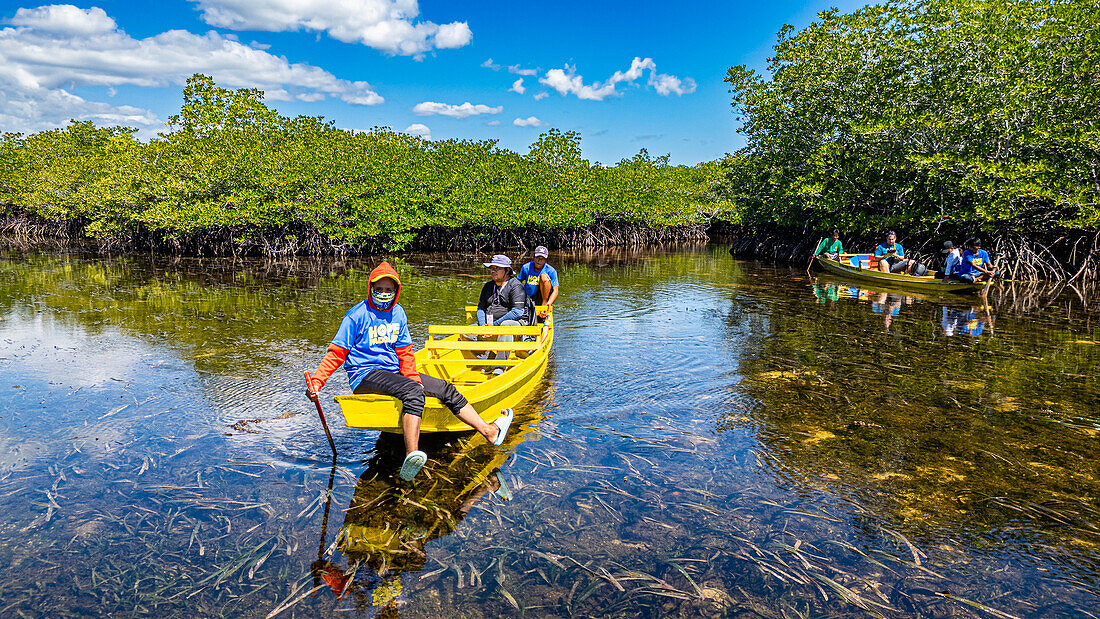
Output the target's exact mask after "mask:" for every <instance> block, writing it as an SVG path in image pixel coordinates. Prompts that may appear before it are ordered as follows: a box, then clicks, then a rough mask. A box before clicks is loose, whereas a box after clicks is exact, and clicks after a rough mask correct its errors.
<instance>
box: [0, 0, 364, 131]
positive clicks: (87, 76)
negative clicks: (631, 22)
mask: <svg viewBox="0 0 1100 619" xmlns="http://www.w3.org/2000/svg"><path fill="white" fill-rule="evenodd" d="M8 23H9V24H10V26H11V27H8V28H0V124H2V126H3V127H4V128H5V129H7V130H15V131H38V130H41V129H45V128H51V127H56V126H59V125H62V124H64V123H65V122H66V121H68V120H69V119H70V118H76V119H79V120H93V121H98V122H101V123H120V124H128V125H139V126H152V125H157V124H161V122H160V121H159V120H157V119H156V116H155V114H153V113H152V112H150V111H148V110H142V109H140V108H135V107H132V106H126V105H120V106H112V105H109V104H106V103H97V102H94V101H87V100H85V99H84V98H82V97H80V96H77V95H75V94H73V93H72V92H70V91H71V89H72V88H73V87H74V86H77V87H79V86H103V87H108V88H113V87H115V86H122V85H131V86H141V87H167V86H173V85H174V86H181V85H183V84H184V83H185V82H186V81H187V78H188V77H189V76H191V75H192V74H194V73H204V74H207V75H210V76H212V77H213V78H214V79H215V80H216V81H217V82H218V83H219V84H221V85H224V86H227V87H231V88H243V87H249V88H260V89H262V90H264V91H265V93H266V94H267V96H268V97H269V98H271V99H276V100H291V99H294V98H297V99H299V100H303V101H319V100H321V99H324V98H328V97H333V98H337V99H340V100H342V101H345V102H347V103H351V104H355V105H378V104H380V103H382V102H383V101H384V99H383V98H382V97H381V96H380V95H379V94H378V93H376V92H375V91H374V89H373V88H372V87H371V85H370V84H368V83H367V82H362V81H349V80H343V79H339V78H337V77H336V76H334V75H333V74H331V73H329V72H327V71H325V70H324V69H321V68H319V67H315V66H312V65H308V64H304V63H290V62H288V61H287V60H286V59H285V58H282V57H279V56H274V55H272V54H269V53H268V52H266V51H264V50H262V49H257V48H255V47H252V46H249V45H245V44H242V43H240V42H238V41H237V40H236V38H235V37H228V36H223V35H220V34H218V33H216V32H213V31H211V32H208V33H206V34H205V35H197V34H192V33H190V32H187V31H184V30H169V31H167V32H163V33H161V34H157V35H154V36H151V37H148V38H144V39H135V38H133V37H131V36H129V35H128V34H126V33H125V32H123V31H122V30H120V29H119V28H118V25H117V24H116V23H115V21H114V20H113V19H111V17H110V16H108V15H107V14H106V13H105V12H104V11H103V10H102V9H99V8H91V9H78V8H76V7H73V6H68V5H55V6H43V7H39V8H35V9H19V10H18V11H16V13H15V16H14V17H12V18H11V19H9V20H8Z"/></svg>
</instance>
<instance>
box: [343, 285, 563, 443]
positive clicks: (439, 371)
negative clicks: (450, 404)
mask: <svg viewBox="0 0 1100 619" xmlns="http://www.w3.org/2000/svg"><path fill="white" fill-rule="evenodd" d="M535 310H536V311H537V312H541V311H544V310H545V311H546V312H548V315H547V317H546V320H545V322H543V323H542V324H539V325H534V326H530V327H498V326H484V327H482V326H470V324H462V325H431V326H429V327H428V341H427V342H425V343H424V348H423V349H422V350H418V351H417V352H416V369H417V371H418V372H420V373H421V374H427V375H429V376H435V377H436V378H441V379H443V380H445V381H448V382H450V383H452V384H454V386H455V387H456V388H457V389H458V391H459V392H460V393H461V394H462V395H464V396H465V397H466V399H467V400H469V402H470V404H473V406H474V408H475V409H477V412H478V413H479V414H480V415H481V418H482V419H484V420H485V421H487V422H490V423H491V422H493V421H495V420H496V418H497V417H499V416H500V411H501V410H503V409H505V408H514V407H515V406H516V405H517V404H519V403H520V402H521V401H522V400H523V399H524V398H526V397H527V396H528V394H530V393H531V392H532V391H533V390H534V389H535V388H536V387H537V386H538V385H539V383H540V381H541V380H542V376H543V374H544V373H545V372H546V364H547V363H548V362H549V361H550V347H551V346H552V345H553V343H554V314H553V309H552V308H551V307H550V306H543V305H540V306H537V307H536V308H535ZM476 314H477V306H474V305H467V306H466V322H467V323H473V322H475V319H474V317H475V316H476ZM464 335H513V336H515V340H516V341H513V342H497V341H479V340H471V339H466V338H465V337H463V336H464ZM524 340H530V341H524ZM505 350H506V351H509V352H511V353H512V354H511V355H510V358H508V359H506V360H502V359H493V358H491V357H493V354H492V353H496V352H498V351H505ZM484 351H489V352H490V355H489V356H490V358H489V359H479V358H477V355H478V353H479V352H484ZM496 367H501V368H504V373H503V374H500V375H499V376H494V375H492V374H486V373H485V370H488V369H491V368H496ZM336 403H337V404H339V405H340V412H342V413H343V414H344V423H346V424H347V425H348V427H350V428H365V429H368V430H381V431H382V432H393V433H398V434H400V433H401V402H400V401H399V400H397V399H395V398H391V397H388V396H381V395H338V396H336ZM467 430H470V426H468V425H466V424H465V423H463V422H462V421H461V420H460V419H459V418H458V417H455V416H454V414H453V413H451V411H450V409H448V408H447V407H446V406H444V405H443V403H442V402H440V401H439V399H438V398H433V397H428V398H426V401H425V403H424V417H423V420H422V421H421V424H420V431H421V432H461V431H467Z"/></svg>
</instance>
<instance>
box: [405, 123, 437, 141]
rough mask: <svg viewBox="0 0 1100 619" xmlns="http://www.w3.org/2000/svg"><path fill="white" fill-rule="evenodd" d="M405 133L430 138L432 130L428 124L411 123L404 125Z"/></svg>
mask: <svg viewBox="0 0 1100 619" xmlns="http://www.w3.org/2000/svg"><path fill="white" fill-rule="evenodd" d="M405 133H407V134H409V135H415V136H416V137H418V138H424V139H425V140H430V139H432V130H431V129H429V128H428V125H422V124H420V123H413V124H411V125H409V126H408V127H405Z"/></svg>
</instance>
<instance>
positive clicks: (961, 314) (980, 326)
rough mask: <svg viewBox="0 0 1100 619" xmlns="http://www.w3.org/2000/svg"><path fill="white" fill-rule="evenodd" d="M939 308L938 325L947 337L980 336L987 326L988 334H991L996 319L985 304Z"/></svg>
mask: <svg viewBox="0 0 1100 619" xmlns="http://www.w3.org/2000/svg"><path fill="white" fill-rule="evenodd" d="M940 309H941V312H942V315H941V318H940V327H942V328H943V334H944V335H945V336H947V337H952V336H954V335H956V334H958V335H969V336H970V337H972V338H976V337H980V336H981V335H982V333H985V330H986V328H987V327H988V328H989V334H990V335H992V334H993V324H994V321H995V320H996V316H994V315H993V314H992V313H991V312H990V310H991V308H990V306H989V305H986V304H982V305H975V306H971V307H970V308H969V309H963V308H957V307H947V306H944V307H942V308H940Z"/></svg>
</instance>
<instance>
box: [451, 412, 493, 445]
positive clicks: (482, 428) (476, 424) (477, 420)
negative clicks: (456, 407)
mask: <svg viewBox="0 0 1100 619" xmlns="http://www.w3.org/2000/svg"><path fill="white" fill-rule="evenodd" d="M455 416H456V417H458V418H459V419H461V420H462V421H464V422H465V423H466V425H468V426H470V427H472V428H473V429H475V430H477V431H478V433H479V434H481V435H482V436H484V437H485V438H487V439H489V442H490V443H492V442H493V441H495V440H496V438H497V434H498V433H500V428H498V427H496V425H495V424H491V423H485V420H484V419H482V418H481V415H478V414H477V409H475V408H474V405H473V404H466V406H463V407H462V410H460V411H458V412H457V413H455Z"/></svg>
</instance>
